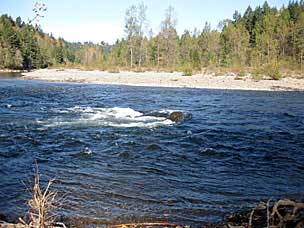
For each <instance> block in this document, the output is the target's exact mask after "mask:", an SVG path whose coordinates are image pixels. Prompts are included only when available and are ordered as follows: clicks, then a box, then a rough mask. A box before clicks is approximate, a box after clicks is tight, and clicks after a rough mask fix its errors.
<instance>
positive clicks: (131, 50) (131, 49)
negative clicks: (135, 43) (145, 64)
mask: <svg viewBox="0 0 304 228" xmlns="http://www.w3.org/2000/svg"><path fill="white" fill-rule="evenodd" d="M130 52H131V53H130V54H131V69H132V68H133V48H132V47H131V48H130Z"/></svg>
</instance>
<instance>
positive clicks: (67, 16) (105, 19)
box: [0, 0, 289, 44]
mask: <svg viewBox="0 0 304 228" xmlns="http://www.w3.org/2000/svg"><path fill="white" fill-rule="evenodd" d="M36 1H37V0H0V14H8V15H10V16H12V17H13V18H16V17H18V16H21V18H22V20H24V21H28V20H29V19H30V18H33V17H34V12H33V11H32V9H33V5H34V3H35V2H36ZM39 2H43V3H45V4H46V5H47V7H48V8H47V11H46V12H45V13H44V18H42V19H41V20H40V22H39V24H40V26H41V27H42V29H43V31H44V32H47V33H52V34H53V35H54V36H55V37H57V38H58V37H63V38H64V39H65V40H68V41H80V42H85V41H92V42H94V43H99V42H101V41H106V42H108V43H110V44H113V43H114V42H115V41H116V40H117V39H118V38H123V37H124V36H125V33H124V21H125V12H126V10H127V9H128V8H129V7H130V6H131V5H133V4H139V3H141V2H143V3H144V4H145V5H146V6H147V7H148V10H147V17H148V21H149V27H150V28H152V30H153V32H154V33H157V32H158V31H159V28H160V23H161V21H162V20H163V18H164V15H165V10H166V9H167V8H168V6H173V7H174V9H175V11H176V15H177V19H178V24H177V31H178V33H179V34H182V33H183V31H184V30H185V29H188V30H190V31H191V30H193V29H194V28H197V29H199V30H202V28H203V26H204V24H205V21H208V22H210V23H211V27H212V28H214V29H216V28H217V25H218V23H219V22H220V21H221V20H223V19H228V18H232V16H233V13H234V12H235V10H238V11H239V12H240V13H242V14H243V13H244V12H245V10H246V8H247V7H248V5H250V6H251V7H252V8H255V7H256V6H258V5H262V4H263V3H264V0H225V1H224V0H133V1H129V0H42V1H41V0H40V1H39ZM288 2H289V0H268V3H269V5H270V6H276V7H278V8H279V7H281V6H283V5H285V6H286V5H287V4H288Z"/></svg>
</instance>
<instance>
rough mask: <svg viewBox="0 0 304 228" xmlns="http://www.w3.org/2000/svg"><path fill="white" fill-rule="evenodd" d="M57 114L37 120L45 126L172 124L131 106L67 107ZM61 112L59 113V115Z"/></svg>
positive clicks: (146, 125)
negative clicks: (46, 118)
mask: <svg viewBox="0 0 304 228" xmlns="http://www.w3.org/2000/svg"><path fill="white" fill-rule="evenodd" d="M162 111H163V110H161V111H160V112H162ZM56 113H58V114H59V115H58V116H57V117H56V118H53V119H48V120H46V121H44V120H39V121H37V122H39V123H40V124H43V125H44V126H45V127H61V126H77V127H85V126H110V127H122V128H131V127H141V128H144V127H146V128H154V127H160V126H166V125H172V124H174V122H173V121H171V120H169V119H167V118H165V117H163V116H155V115H152V114H147V115H145V114H144V113H141V112H139V111H136V110H134V109H132V108H121V107H113V108H93V107H80V106H75V107H73V108H67V109H63V110H57V111H56ZM60 114H61V115H60Z"/></svg>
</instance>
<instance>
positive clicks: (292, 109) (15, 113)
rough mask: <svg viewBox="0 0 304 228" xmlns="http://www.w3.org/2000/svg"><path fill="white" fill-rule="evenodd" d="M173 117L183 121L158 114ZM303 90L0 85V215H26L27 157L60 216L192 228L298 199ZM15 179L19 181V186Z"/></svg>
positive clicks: (303, 177) (303, 160)
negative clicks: (274, 201) (59, 201)
mask: <svg viewBox="0 0 304 228" xmlns="http://www.w3.org/2000/svg"><path fill="white" fill-rule="evenodd" d="M172 111H181V112H183V113H184V114H185V118H184V120H182V121H181V122H173V121H171V120H168V119H166V115H168V114H170V113H171V112H172ZM303 117H304V93H303V92H261V91H260V92H256V91H226V90H204V89H181V88H178V89H177V88H152V87H130V86H113V85H111V86H109V85H87V84H69V83H62V84H60V83H48V82H39V81H23V80H18V78H4V77H2V78H1V79H0V164H1V165H0V212H1V213H3V214H5V215H7V217H8V218H9V219H15V218H16V217H18V216H21V215H23V214H24V213H25V212H26V206H25V203H26V200H27V199H28V198H29V197H30V194H29V192H27V191H26V190H25V188H26V187H25V185H28V183H29V181H32V179H33V173H34V169H35V161H37V163H38V166H39V171H40V173H41V180H42V184H45V183H46V181H47V180H48V179H49V178H52V177H56V181H55V183H54V185H53V189H56V190H57V191H58V192H59V194H61V195H64V206H63V207H62V208H61V209H60V214H62V215H64V216H68V217H79V218H83V219H97V220H105V221H106V222H113V221H121V222H138V221H140V222H143V221H170V222H175V223H179V224H190V225H194V224H195V225H198V224H204V223H206V222H217V221H220V220H222V219H223V218H224V217H225V215H227V214H229V213H231V212H234V211H238V210H240V209H241V208H246V207H250V206H253V205H255V204H257V203H258V202H260V201H261V200H267V199H268V198H270V197H274V198H282V197H289V198H295V199H303V198H304V197H303V196H304V151H303V150H304V119H303ZM24 182H25V184H24Z"/></svg>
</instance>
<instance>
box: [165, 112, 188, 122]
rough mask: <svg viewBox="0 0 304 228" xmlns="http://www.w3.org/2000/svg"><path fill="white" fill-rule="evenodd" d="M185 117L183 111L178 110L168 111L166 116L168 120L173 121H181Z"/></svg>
mask: <svg viewBox="0 0 304 228" xmlns="http://www.w3.org/2000/svg"><path fill="white" fill-rule="evenodd" d="M184 118H185V115H184V113H182V112H179V111H175V112H172V113H170V115H169V116H168V119H169V120H172V121H174V122H179V121H182V120H183V119H184Z"/></svg>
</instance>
